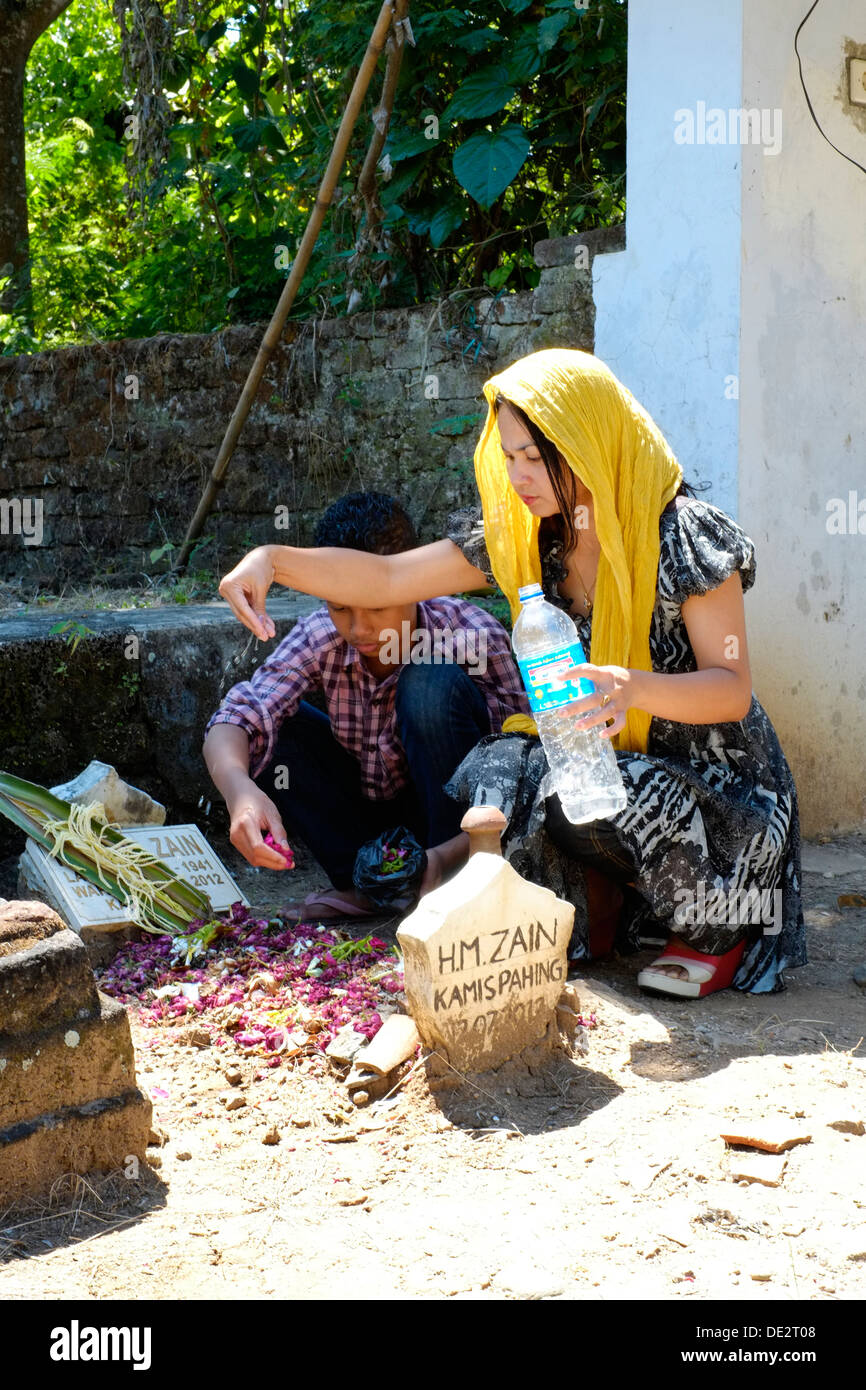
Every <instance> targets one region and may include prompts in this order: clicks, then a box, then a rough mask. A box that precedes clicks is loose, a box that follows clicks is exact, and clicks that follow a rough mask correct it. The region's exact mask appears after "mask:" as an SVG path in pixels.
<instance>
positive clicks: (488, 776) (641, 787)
mask: <svg viewBox="0 0 866 1390" xmlns="http://www.w3.org/2000/svg"><path fill="white" fill-rule="evenodd" d="M447 534H448V535H449V537H450V539H451V540H453V541H454V542H455V543H456V544H457V545H459V546H460V548H461V550H463V552H464V554H465V555H466V557H467V559H469V560H470V561H471V563H472V564H474V565H476V566H477V567H478V568H479V569H481V570H483V571H484V572H485V573H486V574H487V577H488V580H489V582H490V583H495V580H494V578H493V575H492V572H491V569H490V560H489V556H488V554H487V549H486V546H485V543H484V532H483V526H482V523H481V514H480V512H479V511H478V510H476V509H475V508H466V509H464V510H463V511H461V512H456V513H454V514H453V515H452V517H451V518H450V521H449V528H448V531H447ZM659 539H660V556H659V571H658V586H657V590H656V605H655V609H654V612H653V618H652V624H651V629H650V654H651V658H652V669H653V670H654V671H660V672H664V673H667V674H671V675H674V674H681V673H684V672H689V671H695V670H697V663H696V661H695V656H694V653H693V651H692V648H691V644H690V642H689V638H688V633H687V631H686V627H685V624H684V622H683V618H682V611H681V609H682V604H683V603H684V602H685V600H686V599H687V598H690V597H691V596H692V595H697V594H705V593H708V592H709V591H710V590H711V589H715V588H717V587H718V586H719V585H720V584H722V583H723V582H724V580H725V579H727V578H729V577H730V575H732V574H733V573H734V571H735V570H738V571H739V573H740V577H741V580H742V585H743V590H744V591H745V590H748V589H749V588H751V586H752V584H753V583H754V580H755V550H754V546H753V544H752V542H751V540H750V539H749V537H748V536H746V535H745V533H744V532H743V531H742V530H741V528H740V527H739V526H738V525H737V523H736V522H734V521H733V520H732V519H731V518H730V517H729V516H727V515H726V514H725V513H724V512H722V511H720V510H719V508H717V507H714V506H712V505H710V504H709V503H706V502H703V501H700V500H698V499H694V498H687V499H681V498H680V499H677V504H676V505H674V504H673V503H672V504H671V505H670V506H669V507H668V508H667V509H666V510H665V511H664V512H663V513H662V516H661V517H660V519H659ZM540 559H541V571H542V586H543V588H544V592H545V595H546V597H547V598H548V599H549V600H550V602H552V603H555V604H556V605H557V606H558V607H560V608H563V609H565V610H566V611H569V612H570V609H571V603H570V601H569V600H567V599H563V598H562V597H560V595H559V592H558V588H557V585H558V584H559V583H560V582H561V581H562V580H563V579H564V578H565V570H564V568H563V565H562V547H561V543H560V542H557V541H552V540H549V541H547V542H546V543H545V542H544V541H542V542H541V554H540ZM571 616H573V617H574V618H575V622H576V624H577V629H578V633H579V636H580V640H581V643H582V645H583V648H584V651H585V652H586V653H587V658H589V652H590V646H591V640H592V617H591V615H590V617H588V618H584V617H582V616H581V615H579V614H578V615H575V614H571ZM617 762H618V764H619V769H620V772H621V774H622V778H623V782H624V784H625V787H626V791H627V793H628V804H627V805H626V807H625V809H624V810H623V811H621V812H620V813H619V814H618V815H616V816H613V817H612V818H611V819H610V820H609V821H607V822H605V823H603V824H604V825H605V826H606V827H607V828H608V832H609V831H610V830H611V829H612V830H613V831H614V832H615V836H616V840H615V843H617V842H618V844H619V845H620V846H621V847H622V851H623V862H624V863H626V864H628V865H629V867H630V869H631V882H632V883H633V884H634V890H636V891H634V890H633V891H632V892H631V894H630V895H629V896H628V897H627V910H626V913H625V917H626V921H625V923H624V927H623V934H622V935H621V936H620V938H619V940H620V944H626V943H631V944H632V945H637V942H638V939H639V937H640V936H641V935H646V934H648V932H649V933H651V932H652V931H656V932H658V931H659V928H661V929H662V932H661V934H662V935H664V929H670V930H673V931H675V932H676V934H677V936H678V937H679V938H680V939H681V940H683V941H685V942H687V943H688V944H689V945H690V946H693V947H694V948H695V950H698V951H701V952H705V953H707V954H713V955H715V954H721V953H722V952H723V951H726V950H729V949H730V947H731V946H732V945H733V944H735V942H736V941H737V940H739V939H740V938H742V936H743V935H744V934H745V935H746V939H747V945H746V950H745V953H744V956H743V960H742V963H741V965H740V968H739V970H738V972H737V974H736V976H735V977H734V981H733V984H734V988H736V989H740V990H747V991H750V992H752V993H759V994H763V993H769V992H772V991H777V990H781V989H783V988H784V979H783V976H782V971H783V970H784V969H785V968H786V967H792V966H797V965H803V964H805V962H806V949H805V928H804V923H803V912H802V904H801V899H800V827H799V814H798V806H797V792H796V788H795V786H794V779H793V777H792V775H791V771H790V768H789V767H788V764H787V762H786V760H785V756H784V754H783V752H782V748H781V745H780V743H779V739H778V737H777V735H776V731H775V729H774V728H773V725H772V724H771V722H770V720H769V718H768V717H767V714H766V713H765V711H764V709H763V708H762V707H761V704H760V703H759V701H758V700H757V699H756V698H755V696H754V695H753V697H752V704H751V707H750V709H749V712H748V714H747V715H746V717H745V719H743V720H741V721H739V722H731V723H727V724H715V725H710V724H676V723H671V722H670V721H668V720H665V719H658V718H655V717H654V718H653V719H652V721H651V724H650V731H649V739H648V744H647V752H646V753H634V752H629V751H623V752H617ZM546 771H547V762H546V759H545V756H544V751H543V749H542V748H541V745H540V742H539V740H538V739H537V738H535V737H531V736H529V735H527V734H500V735H495V736H491V737H488V738H485V739H482V741H481V742H480V743H479V744H478V745H477V746H476V748H474V749H473V750H472V752H471V753H469V754H468V755H467V757H466V758H464V760H463V762H462V763H461V764H460V766H459V768H457V770H456V772H455V773H454V775H453V777H452V778H451V781H450V782H449V783H448V786H447V787H446V790H447V791H448V792H449V794H450V795H451V796H453V797H455V799H457V800H458V801H460V802H461V803H462V804H465V805H484V804H494V805H498V806H500V807H501V808H502V810H503V812H504V813H505V816H506V818H507V820H508V827H507V829H506V831H505V834H504V835H503V853H504V855H505V857H506V858H507V859H509V860H510V861H511V863H512V864H513V865H514V867H515V868H516V869H517V870H518V872H520V873H521V874H523V876H524V877H525V878H528V879H530V880H531V881H533V882H536V883H543V884H545V885H546V886H547V887H549V888H552V889H553V890H554V892H556V893H557V894H558V895H559V896H560V897H564V898H567V899H568V900H569V901H571V902H573V903H574V905H575V930H574V935H573V937H572V943H571V955H572V958H573V959H578V960H579V959H582V958H587V957H588V956H589V944H588V922H587V912H586V890H585V883H584V878H583V873H582V870H581V866H580V860H579V858H576V857H574V856H573V855H570V854H567V853H564V852H563V851H562V850H561V849H559V848H557V845H556V844H554V842H553V840H552V839H551V838H550V835H549V834H548V833H547V829H546V825H545V821H546V818H547V816H548V814H549V810H550V807H549V803H546V802H545V800H544V798H543V797H542V796H541V795H540V793H539V787H540V784H541V781H542V778H543V776H544V774H545V772H546ZM599 824H601V823H599ZM608 838H609V839H610V838H612V837H610V835H608ZM759 894H760V895H761V896H760V899H759ZM747 895H750V896H749V897H747ZM759 901H760V903H761V910H760V911H759V912H754V911H753V910H751V909H750V910H748V911H747V912H745V913H744V911H743V908H744V906H746V904H747V903H748V904H751V906H752V908H755V907H757V904H758V902H759ZM689 903H691V904H693V906H692V907H691V908H690V907H688V906H685V904H689ZM707 904H710V909H709V910H708V909H707ZM702 907H703V911H702ZM675 913H676V917H675ZM732 923H733V924H734V925H732ZM744 923H748V925H743V924H744Z"/></svg>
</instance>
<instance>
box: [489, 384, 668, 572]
mask: <svg viewBox="0 0 866 1390" xmlns="http://www.w3.org/2000/svg"><path fill="white" fill-rule="evenodd" d="M503 405H507V406H508V409H509V410H510V411H511V413H512V414H513V415H515V416H516V417H517V419H518V420H519V421H520V423H521V424H522V425H524V426H525V427H526V429H527V430H528V432H529V434H530V436H531V438H532V442H533V444H535V446H536V448H537V449H538V452H539V453H540V454H541V458H542V461H543V463H544V466H545V468H546V469H547V476H548V478H549V479H550V486H551V488H552V490H553V495H554V497H555V499H556V504H557V506H558V507H559V515H558V516H545V517H542V519H541V524H540V527H539V530H540V533H541V535H542V536H545V535H547V536H551V537H553V538H555V539H556V540H560V541H562V553H563V555H569V554H570V553H571V552H572V551H573V550H576V549H577V545H578V541H579V540H580V531H581V528H580V526H579V525H578V523H577V518H576V516H575V512H576V510H577V483H576V481H575V476H574V473H573V472H572V470H571V469H570V468H569V466H568V464H567V463H566V461H565V459H564V458H563V457H562V454H561V453H560V452H559V450H558V449H557V447H556V445H555V444H554V443H553V440H551V439H548V437H547V435H546V434H545V433H544V431H543V430H542V429H541V428H540V426H538V425H536V424H535V422H534V421H533V420H530V418H529V416H528V415H526V414H525V413H524V411H522V410H521V409H520V407H519V406H516V405H514V404H513V402H512V401H509V400H508V399H507V397H505V396H503V395H501V393H500V392H498V391H497V393H496V395H495V396H494V398H493V411H494V414H498V413H499V409H500V407H501V406H503ZM674 496H676V497H694V496H695V490H694V488H693V487H692V486H691V484H690V483H686V482H682V483H680V485H679V487H678V488H677V491H676V493H675V494H674Z"/></svg>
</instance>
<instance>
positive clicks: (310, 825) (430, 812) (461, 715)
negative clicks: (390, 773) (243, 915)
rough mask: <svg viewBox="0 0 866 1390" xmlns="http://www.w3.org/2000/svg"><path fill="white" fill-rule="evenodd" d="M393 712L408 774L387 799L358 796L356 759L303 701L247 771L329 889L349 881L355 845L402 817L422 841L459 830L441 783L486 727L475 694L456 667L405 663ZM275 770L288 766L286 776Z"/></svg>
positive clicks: (426, 842) (485, 713)
mask: <svg viewBox="0 0 866 1390" xmlns="http://www.w3.org/2000/svg"><path fill="white" fill-rule="evenodd" d="M395 712H396V716H397V731H398V734H399V737H400V742H401V743H402V745H403V748H404V750H405V753H406V760H407V762H408V764H409V778H410V782H409V785H408V786H407V787H405V788H403V790H402V791H400V792H399V793H398V795H397V796H395V797H391V798H390V799H389V800H387V801H373V800H371V799H370V798H369V797H367V796H365V795H364V793H363V790H362V787H361V769H360V766H359V764H358V760H357V758H355V757H353V756H352V754H351V753H349V752H348V751H347V750H346V749H345V748H344V747H343V745H342V744H341V743H338V741H337V740H336V739H335V738H334V735H333V733H332V732H331V724H330V720H329V719H328V717H327V715H326V714H323V713H322V712H321V710H317V709H315V708H314V707H313V706H312V705H310V704H308V703H307V702H306V701H303V700H302V701H301V704H300V705H299V706H298V710H297V713H296V714H294V715H292V716H290V718H288V719H286V720H284V721H283V723H282V724H281V726H280V730H279V734H278V736H277V742H276V746H275V748H274V754H273V757H272V759H271V761H270V763H269V764H268V766H267V767H265V768H264V769H263V770H262V771H261V772H260V773H259V774H258V776H257V777H255V778H254V779H253V780H254V781H255V783H256V785H257V786H258V787H260V788H261V790H262V791H263V792H265V793H266V794H267V795H268V796H269V797H270V798H271V800H272V801H273V802H274V804H275V805H276V806H277V808H278V810H279V812H280V815H281V817H282V820H283V825H284V826H285V828H286V834H287V835H288V837H289V840H290V841H291V840H292V838H293V837H294V838H296V839H301V840H303V842H304V843H305V844H306V846H307V847H308V849H309V850H310V852H311V854H312V855H313V857H314V858H315V859H316V860H317V861H318V863H319V864H320V865H321V866H322V868H323V869H324V871H325V873H326V874H327V876H328V878H329V879H330V880H331V883H332V884H333V885H334V887H335V888H340V889H346V888H351V887H352V869H353V868H354V864H355V856H356V854H357V852H358V850H359V849H360V847H361V845H363V844H365V843H366V841H368V840H373V839H375V838H376V836H377V835H381V834H382V832H383V831H384V830H391V829H393V828H394V827H395V826H398V825H405V826H407V828H408V829H409V830H411V831H412V833H413V834H414V835H415V837H416V839H417V840H418V841H419V843H420V844H422V845H423V846H424V847H425V848H429V847H430V846H431V845H438V844H441V842H442V841H443V840H448V839H450V838H451V836H452V835H456V834H457V833H458V831H459V829H460V819H461V815H462V810H461V808H460V806H459V805H458V804H457V802H455V801H452V800H451V798H450V797H449V796H446V795H445V793H444V791H443V790H442V788H443V785H444V783H445V782H447V781H448V779H449V777H450V776H451V774H452V772H453V771H454V769H455V768H456V767H457V766H458V764H459V763H460V762H462V760H463V758H464V757H465V756H466V754H467V753H468V752H469V750H470V749H471V748H474V747H475V745H476V743H477V742H478V740H479V739H480V738H483V736H484V735H485V734H489V733H490V716H489V714H488V710H487V704H486V702H485V700H484V696H483V695H482V694H481V691H480V690H479V688H478V686H477V685H476V684H475V682H474V681H473V680H472V679H471V677H469V676H468V675H467V674H466V672H465V671H464V670H462V668H461V667H459V666H454V665H441V666H422V665H419V666H410V665H407V666H404V667H403V669H402V671H401V672H400V676H399V678H398V680H397V690H396V694H395ZM279 768H287V769H288V778H287V779H286V778H285V777H284V776H283V777H282V778H281V777H280V775H279V774H278V773H277V769H279ZM281 780H288V786H287V787H281V786H280V785H279V783H280V781H281Z"/></svg>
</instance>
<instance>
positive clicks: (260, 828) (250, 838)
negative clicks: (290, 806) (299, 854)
mask: <svg viewBox="0 0 866 1390" xmlns="http://www.w3.org/2000/svg"><path fill="white" fill-rule="evenodd" d="M228 811H229V815H230V816H231V821H232V826H231V832H230V834H229V839H230V840H231V842H232V844H233V845H234V847H235V849H236V850H238V851H239V852H240V853H241V854H242V855H243V856H244V859H246V860H247V862H248V863H250V864H253V865H255V867H256V868H257V869H259V868H260V869H285V867H286V861H285V859H284V858H283V856H282V855H281V854H277V851H276V850H275V849H271V848H270V846H268V845H266V844H265V842H264V839H263V836H264V835H265V834H267V833H268V831H270V833H271V835H272V836H273V837H274V839H275V840H276V841H277V843H278V844H281V845H287V844H288V840H287V838H286V832H285V830H284V829H283V822H282V821H281V820H280V813H279V811H278V810H277V808H276V806H275V805H274V803H273V802H272V801H271V799H270V797H269V796H265V794H264V792H263V791H260V790H259V788H258V787H257V786H256V784H255V782H250V785H249V787H248V788H245V789H244V790H243V791H242V792H240V793H239V794H238V795H236V796H235V797H233V798H232V801H231V803H230V804H229V806H228Z"/></svg>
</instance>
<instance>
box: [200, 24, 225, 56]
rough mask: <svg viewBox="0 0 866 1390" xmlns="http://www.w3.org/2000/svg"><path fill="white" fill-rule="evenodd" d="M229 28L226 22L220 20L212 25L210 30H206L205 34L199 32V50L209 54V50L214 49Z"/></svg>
mask: <svg viewBox="0 0 866 1390" xmlns="http://www.w3.org/2000/svg"><path fill="white" fill-rule="evenodd" d="M228 27H229V26H228V23H227V22H226V20H224V19H220V20H218V21H217V23H216V24H212V25H211V26H210V28H209V29H205V30H204V32H203V33H202V32H199V33H198V34H197V36H196V37H197V38H198V43H199V48H201V49H202V50H203V52H205V53H207V51H208V49H209V48H212V47H213V45H214V44H215V43H216V41H217V39H221V38H222V36H223V34H224V33H225V32H226V30H227V29H228Z"/></svg>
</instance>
